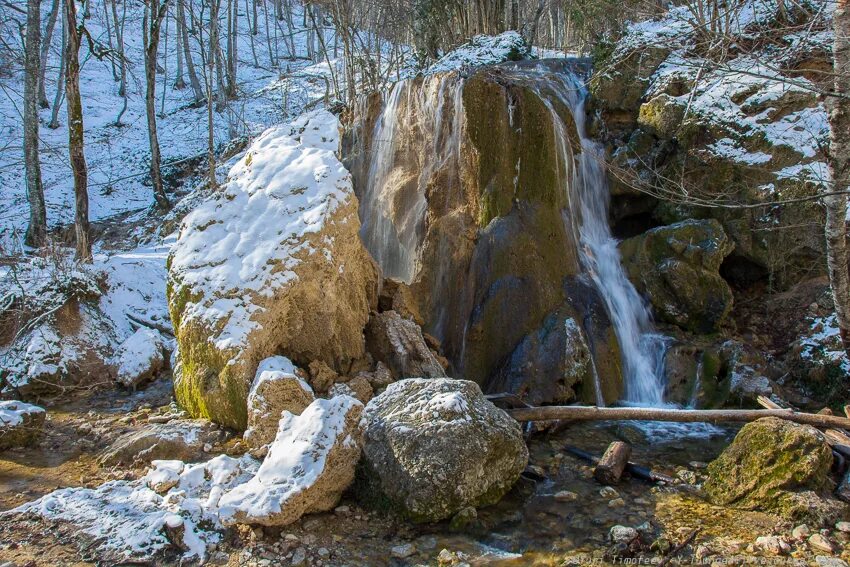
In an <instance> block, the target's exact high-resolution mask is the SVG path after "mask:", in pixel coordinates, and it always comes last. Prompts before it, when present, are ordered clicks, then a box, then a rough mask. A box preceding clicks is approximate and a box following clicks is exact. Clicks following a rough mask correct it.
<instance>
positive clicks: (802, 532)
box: [791, 524, 812, 540]
mask: <svg viewBox="0 0 850 567" xmlns="http://www.w3.org/2000/svg"><path fill="white" fill-rule="evenodd" d="M811 533H812V532H811V530H809V526H807V525H806V524H800V525H799V526H797V527H796V528H794V529H793V530H791V537H793V538H794V539H799V540H803V539H806V538H807V537H809V536H810V535H811Z"/></svg>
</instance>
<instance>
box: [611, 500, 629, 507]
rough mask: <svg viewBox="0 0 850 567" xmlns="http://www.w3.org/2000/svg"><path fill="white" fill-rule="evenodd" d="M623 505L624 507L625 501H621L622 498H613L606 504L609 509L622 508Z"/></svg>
mask: <svg viewBox="0 0 850 567" xmlns="http://www.w3.org/2000/svg"><path fill="white" fill-rule="evenodd" d="M625 505H626V501H625V500H623V499H622V498H614V499H613V500H610V501H609V502H608V507H609V508H622V507H623V506H625Z"/></svg>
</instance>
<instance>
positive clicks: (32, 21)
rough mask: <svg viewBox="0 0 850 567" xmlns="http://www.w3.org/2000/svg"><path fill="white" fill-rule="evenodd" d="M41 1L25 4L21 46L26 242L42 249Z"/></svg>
mask: <svg viewBox="0 0 850 567" xmlns="http://www.w3.org/2000/svg"><path fill="white" fill-rule="evenodd" d="M40 44H41V0H27V32H26V45H25V46H24V66H25V68H26V74H25V77H24V165H25V168H26V177H27V200H28V201H29V205H30V222H29V226H28V227H27V233H26V237H25V241H26V243H27V244H28V245H30V246H41V245H42V244H44V239H45V236H46V235H47V209H45V206H44V187H43V186H42V184H41V164H40V163H39V161H38V78H39V77H40V76H41V73H40V72H39V68H40V66H41V61H40V57H41V52H40V49H39V48H40V47H41V45H40Z"/></svg>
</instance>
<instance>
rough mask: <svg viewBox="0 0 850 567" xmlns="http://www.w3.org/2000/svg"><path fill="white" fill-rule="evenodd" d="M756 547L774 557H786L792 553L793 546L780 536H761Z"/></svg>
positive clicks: (757, 539)
mask: <svg viewBox="0 0 850 567" xmlns="http://www.w3.org/2000/svg"><path fill="white" fill-rule="evenodd" d="M756 546H758V547H759V548H761V549H763V550H764V551H766V552H768V553H772V554H773V555H785V554H786V553H788V552H789V551H791V546H790V545H788V543H787V542H786V541H785V540H784V539H782V538H781V537H778V536H761V537H758V538H756Z"/></svg>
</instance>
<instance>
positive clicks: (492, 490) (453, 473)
mask: <svg viewBox="0 0 850 567" xmlns="http://www.w3.org/2000/svg"><path fill="white" fill-rule="evenodd" d="M364 423H365V435H364V445H363V455H364V460H363V470H362V471H361V476H362V477H363V483H361V484H362V486H359V488H360V489H361V490H362V492H361V494H360V496H362V497H364V498H367V499H369V498H371V499H377V500H380V499H386V500H388V501H389V502H390V503H391V505H392V506H393V508H394V509H396V510H400V511H402V512H403V513H404V514H406V515H407V516H409V517H410V518H412V519H413V520H416V521H437V520H441V519H444V518H448V517H451V516H452V515H454V514H455V513H457V512H458V511H460V510H461V509H463V508H466V507H468V506H473V507H479V506H487V505H490V504H494V503H495V502H497V501H498V500H499V499H500V498H501V497H502V496H503V495H504V494H505V493H506V492H507V491H508V490H509V489H510V488H511V486H513V484H514V482H515V481H516V480H517V478H519V475H520V473H521V472H522V471H523V469H524V468H525V466H526V464H527V462H528V450H527V449H526V447H525V442H524V441H523V438H522V431H521V430H520V427H519V424H517V422H515V421H514V420H512V419H511V418H510V417H508V416H507V414H505V413H504V412H503V411H501V410H499V409H497V408H496V407H495V406H494V405H492V404H491V403H490V402H488V401H487V400H486V399H485V398H484V396H483V395H482V394H481V390H480V389H479V387H478V386H477V385H476V384H475V383H473V382H470V381H467V380H450V379H446V378H434V379H409V380H402V381H399V382H395V383H393V384H391V385H390V386H389V387H388V388H387V389H386V391H384V393H383V394H381V395H379V396H377V397H375V398H374V399H373V400H372V401H371V402H369V404H368V405H367V406H366V411H365V413H364Z"/></svg>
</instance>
